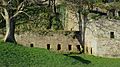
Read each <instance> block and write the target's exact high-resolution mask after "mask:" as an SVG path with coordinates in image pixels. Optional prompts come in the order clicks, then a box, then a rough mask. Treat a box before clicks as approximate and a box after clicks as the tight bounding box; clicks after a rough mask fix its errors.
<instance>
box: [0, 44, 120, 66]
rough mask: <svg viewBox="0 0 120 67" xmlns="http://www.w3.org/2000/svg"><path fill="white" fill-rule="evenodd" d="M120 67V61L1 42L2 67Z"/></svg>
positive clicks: (0, 64) (0, 57) (0, 61)
mask: <svg viewBox="0 0 120 67" xmlns="http://www.w3.org/2000/svg"><path fill="white" fill-rule="evenodd" d="M49 66H50V67H119V66H120V59H107V58H100V57H94V56H89V55H83V54H82V55H74V54H70V55H68V54H64V55H63V54H59V53H54V52H50V51H48V50H46V49H39V48H28V47H23V46H20V45H13V44H12V43H3V42H0V67H49Z"/></svg>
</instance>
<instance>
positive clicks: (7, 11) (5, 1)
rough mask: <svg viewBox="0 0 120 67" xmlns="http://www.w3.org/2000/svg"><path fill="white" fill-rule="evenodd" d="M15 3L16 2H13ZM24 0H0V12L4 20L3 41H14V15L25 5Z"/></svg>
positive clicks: (20, 11) (21, 11)
mask: <svg viewBox="0 0 120 67" xmlns="http://www.w3.org/2000/svg"><path fill="white" fill-rule="evenodd" d="M15 3H16V4H15ZM25 3H26V0H19V1H18V0H2V1H0V13H1V15H2V17H3V18H4V20H5V21H6V35H5V37H4V42H14V43H16V40H15V37H14V32H15V21H14V19H15V17H16V16H18V15H19V14H20V13H24V14H26V15H27V16H29V15H28V14H27V13H25V12H24V11H23V9H24V7H25ZM13 4H14V5H13Z"/></svg>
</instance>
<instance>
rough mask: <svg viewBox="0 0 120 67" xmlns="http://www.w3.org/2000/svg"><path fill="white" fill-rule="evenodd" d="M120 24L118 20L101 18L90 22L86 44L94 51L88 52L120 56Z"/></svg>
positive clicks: (106, 55) (104, 55) (105, 55)
mask: <svg viewBox="0 0 120 67" xmlns="http://www.w3.org/2000/svg"><path fill="white" fill-rule="evenodd" d="M119 26H120V23H119V21H117V20H108V19H99V20H96V21H95V20H94V21H91V23H90V22H89V23H88V25H87V28H86V45H87V47H88V50H89V51H91V49H92V52H88V53H89V54H90V53H92V54H93V55H96V56H103V57H120V30H119V29H120V27H119ZM111 32H112V33H113V34H111ZM111 36H113V38H111Z"/></svg>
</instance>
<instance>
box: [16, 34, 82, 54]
mask: <svg viewBox="0 0 120 67" xmlns="http://www.w3.org/2000/svg"><path fill="white" fill-rule="evenodd" d="M15 38H16V41H17V43H19V44H23V45H24V46H28V47H30V46H31V47H40V48H46V49H51V50H55V51H56V50H59V51H62V52H80V50H81V45H80V43H79V40H78V39H77V38H76V37H75V38H73V37H71V34H69V35H64V34H59V33H54V34H52V35H44V36H43V35H39V33H33V32H24V33H21V34H19V35H18V34H16V35H15ZM58 45H59V46H58Z"/></svg>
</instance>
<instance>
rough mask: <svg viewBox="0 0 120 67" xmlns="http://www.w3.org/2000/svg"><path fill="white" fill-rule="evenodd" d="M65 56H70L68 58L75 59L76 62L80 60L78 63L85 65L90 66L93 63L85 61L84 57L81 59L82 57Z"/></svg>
mask: <svg viewBox="0 0 120 67" xmlns="http://www.w3.org/2000/svg"><path fill="white" fill-rule="evenodd" d="M64 55H65V56H68V57H71V58H73V59H75V60H78V61H80V62H81V63H83V64H90V63H91V61H89V60H86V59H84V58H82V57H80V56H69V55H67V54H64Z"/></svg>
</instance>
